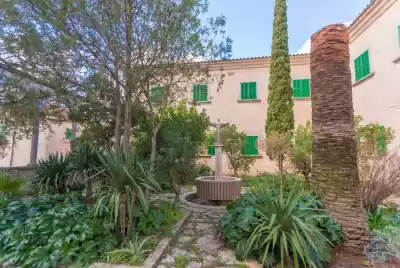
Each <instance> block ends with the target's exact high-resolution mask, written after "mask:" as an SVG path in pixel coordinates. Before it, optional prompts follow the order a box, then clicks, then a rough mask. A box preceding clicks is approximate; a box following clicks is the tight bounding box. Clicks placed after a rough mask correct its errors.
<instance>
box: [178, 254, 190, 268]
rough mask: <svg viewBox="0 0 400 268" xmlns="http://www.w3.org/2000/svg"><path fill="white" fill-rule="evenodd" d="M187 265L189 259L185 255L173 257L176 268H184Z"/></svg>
mask: <svg viewBox="0 0 400 268" xmlns="http://www.w3.org/2000/svg"><path fill="white" fill-rule="evenodd" d="M188 264H189V258H188V257H187V256H186V255H180V256H176V257H175V267H176V268H186V267H187V266H188Z"/></svg>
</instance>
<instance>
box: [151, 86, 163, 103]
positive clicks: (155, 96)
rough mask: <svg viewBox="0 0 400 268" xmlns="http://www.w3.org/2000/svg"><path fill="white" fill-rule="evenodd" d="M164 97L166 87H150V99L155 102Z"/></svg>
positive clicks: (160, 100)
mask: <svg viewBox="0 0 400 268" xmlns="http://www.w3.org/2000/svg"><path fill="white" fill-rule="evenodd" d="M163 99H164V88H163V87H153V88H151V89H150V100H151V101H152V102H155V103H160V102H162V101H163Z"/></svg>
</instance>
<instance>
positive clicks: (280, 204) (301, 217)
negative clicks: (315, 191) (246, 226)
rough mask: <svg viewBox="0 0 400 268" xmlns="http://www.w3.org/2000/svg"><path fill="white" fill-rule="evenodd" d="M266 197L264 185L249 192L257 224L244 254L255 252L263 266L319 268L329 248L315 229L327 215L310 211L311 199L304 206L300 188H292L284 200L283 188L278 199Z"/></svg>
mask: <svg viewBox="0 0 400 268" xmlns="http://www.w3.org/2000/svg"><path fill="white" fill-rule="evenodd" d="M269 193H270V190H269V189H268V186H266V185H262V186H261V187H260V186H258V187H256V188H253V189H252V194H253V195H252V197H251V198H250V202H251V204H252V206H253V207H254V209H255V212H256V213H257V214H258V217H257V218H258V220H257V223H256V224H255V226H256V227H255V228H254V229H253V232H252V233H251V235H250V238H249V239H248V240H247V242H246V244H245V251H246V254H248V253H249V252H251V251H255V250H254V249H256V251H258V252H261V253H260V255H261V256H259V257H260V260H261V262H262V263H263V264H265V265H271V264H272V263H278V264H279V265H280V267H288V266H290V265H293V266H294V267H296V268H297V267H300V266H303V265H304V266H306V267H318V266H319V265H320V264H319V261H320V258H319V256H321V255H322V254H324V252H322V250H325V249H330V246H331V245H330V241H329V240H328V239H327V238H326V237H325V236H324V235H323V234H322V233H321V231H320V229H319V227H318V222H319V221H320V220H321V219H323V218H326V217H328V216H327V214H326V213H324V212H323V211H321V210H319V209H316V208H312V206H311V204H312V202H313V200H312V199H310V200H308V202H309V203H307V202H306V203H304V199H303V198H302V194H303V193H304V192H303V189H302V188H301V187H294V188H293V189H292V190H291V191H290V192H289V194H288V195H287V196H284V194H283V189H282V188H281V192H280V194H279V195H278V196H271V195H270V194H269ZM300 204H301V205H300Z"/></svg>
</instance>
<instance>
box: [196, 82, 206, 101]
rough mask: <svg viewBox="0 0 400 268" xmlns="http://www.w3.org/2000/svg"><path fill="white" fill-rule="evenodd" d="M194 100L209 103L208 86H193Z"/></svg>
mask: <svg viewBox="0 0 400 268" xmlns="http://www.w3.org/2000/svg"><path fill="white" fill-rule="evenodd" d="M193 100H194V101H208V85H193Z"/></svg>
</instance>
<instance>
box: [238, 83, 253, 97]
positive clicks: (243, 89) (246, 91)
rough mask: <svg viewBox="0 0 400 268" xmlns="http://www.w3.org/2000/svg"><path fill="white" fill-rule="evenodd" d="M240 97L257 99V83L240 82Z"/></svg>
mask: <svg viewBox="0 0 400 268" xmlns="http://www.w3.org/2000/svg"><path fill="white" fill-rule="evenodd" d="M240 99H241V100H255V99H257V83H256V82H246V83H240Z"/></svg>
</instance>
